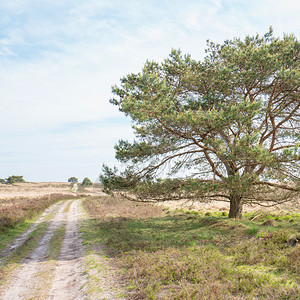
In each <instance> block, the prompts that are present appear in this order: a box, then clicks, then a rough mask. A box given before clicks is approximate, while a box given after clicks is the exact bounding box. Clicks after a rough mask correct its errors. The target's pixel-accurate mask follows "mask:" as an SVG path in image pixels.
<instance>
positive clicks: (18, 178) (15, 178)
mask: <svg viewBox="0 0 300 300" xmlns="http://www.w3.org/2000/svg"><path fill="white" fill-rule="evenodd" d="M16 182H25V180H24V179H23V176H17V175H12V176H9V177H8V178H5V179H2V178H0V183H2V184H14V183H16Z"/></svg>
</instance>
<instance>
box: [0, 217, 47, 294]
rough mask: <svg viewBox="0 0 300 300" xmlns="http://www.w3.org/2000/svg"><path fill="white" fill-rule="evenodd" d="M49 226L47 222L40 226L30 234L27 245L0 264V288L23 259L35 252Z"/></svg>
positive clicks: (19, 248)
mask: <svg viewBox="0 0 300 300" xmlns="http://www.w3.org/2000/svg"><path fill="white" fill-rule="evenodd" d="M48 226H49V224H48V223H47V222H43V223H40V224H38V225H37V227H36V228H35V230H33V231H32V232H31V233H30V234H29V236H28V238H27V239H26V241H25V243H24V244H22V245H21V246H20V247H18V248H17V249H16V250H15V251H12V252H10V255H9V256H7V259H6V260H5V261H4V262H2V263H1V264H0V283H1V284H0V286H1V285H2V284H4V283H5V282H6V278H7V276H8V274H9V273H10V272H11V271H12V270H14V269H15V268H17V267H18V266H19V263H20V261H21V260H22V258H24V257H26V256H27V255H29V253H30V252H32V251H33V249H34V248H35V247H36V246H37V244H38V242H39V240H40V239H41V237H42V236H43V235H44V234H45V232H46V231H47V228H48ZM0 291H1V290H0Z"/></svg>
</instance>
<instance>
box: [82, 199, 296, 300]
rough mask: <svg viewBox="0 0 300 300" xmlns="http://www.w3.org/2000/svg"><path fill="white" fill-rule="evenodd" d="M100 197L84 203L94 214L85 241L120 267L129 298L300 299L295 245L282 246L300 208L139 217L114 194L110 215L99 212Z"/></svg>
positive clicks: (292, 233) (292, 232)
mask: <svg viewBox="0 0 300 300" xmlns="http://www.w3.org/2000/svg"><path fill="white" fill-rule="evenodd" d="M103 201H104V200H101V199H99V200H98V201H95V200H86V202H85V205H86V207H87V208H88V209H89V211H90V212H91V213H92V216H93V220H92V221H90V223H89V229H90V230H89V232H88V234H86V235H85V236H84V239H85V243H87V244H97V243H102V244H104V245H106V249H107V253H109V254H110V255H111V256H112V257H114V259H115V260H116V262H118V263H119V264H120V265H121V266H122V268H123V270H124V272H125V277H126V278H127V282H128V290H129V292H130V295H131V297H132V298H134V297H136V298H137V299H229V298H230V299H231V298H234V297H237V298H242V299H253V298H255V297H256V298H258V299H299V298H298V295H299V294H300V287H299V285H300V280H299V278H300V247H299V243H298V244H297V245H296V246H294V247H292V246H288V241H289V240H290V239H295V240H296V239H297V238H300V235H299V232H300V216H299V214H290V215H280V214H259V215H257V214H245V215H244V218H243V219H242V220H232V219H228V218H227V217H226V216H224V213H222V212H217V213H211V214H210V215H205V214H202V213H197V212H191V211H187V212H184V211H176V212H170V211H169V210H164V213H165V214H160V213H158V215H159V216H158V217H156V216H155V215H156V214H153V216H150V217H148V218H138V217H137V216H139V214H136V216H135V217H133V216H127V215H126V211H125V210H124V207H123V206H127V207H129V211H130V205H132V204H131V203H128V202H121V201H119V202H117V201H116V200H112V201H111V203H112V206H113V207H114V208H113V209H114V211H115V215H114V217H111V216H109V217H106V216H105V215H103V212H102V213H101V216H99V217H97V214H96V213H95V210H96V209H95V207H97V206H99V207H101V203H103V204H105V206H106V211H107V214H106V215H109V211H110V210H109V209H108V206H109V205H108V200H107V199H105V201H104V202H103ZM93 202H94V204H93ZM118 206H119V211H120V212H121V213H120V214H119V215H118V214H117V209H116V207H118ZM93 207H94V209H93ZM140 209H141V215H145V213H144V212H143V209H144V208H143V207H140ZM155 209H156V208H155ZM155 209H154V210H155ZM124 212H125V213H124ZM127 214H128V213H127ZM268 220H272V222H266V221H268ZM291 220H293V221H292V222H291Z"/></svg>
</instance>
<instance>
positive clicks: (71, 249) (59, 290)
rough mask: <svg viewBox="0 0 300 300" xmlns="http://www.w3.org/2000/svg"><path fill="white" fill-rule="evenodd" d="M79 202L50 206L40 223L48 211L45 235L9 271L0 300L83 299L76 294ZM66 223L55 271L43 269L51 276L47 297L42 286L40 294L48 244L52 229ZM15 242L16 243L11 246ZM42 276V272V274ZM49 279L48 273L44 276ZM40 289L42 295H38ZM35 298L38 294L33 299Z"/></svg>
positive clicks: (70, 201) (78, 285) (78, 251)
mask: <svg viewBox="0 0 300 300" xmlns="http://www.w3.org/2000/svg"><path fill="white" fill-rule="evenodd" d="M79 201H80V200H68V201H64V202H60V203H59V204H58V205H57V204H56V205H54V208H53V207H52V208H50V209H49V210H48V212H46V213H45V215H44V216H43V218H41V219H40V220H39V221H38V222H41V221H42V220H43V219H44V218H45V217H46V216H47V215H49V214H50V213H51V212H52V213H53V214H54V216H53V217H52V218H51V220H50V221H49V226H48V228H47V230H46V233H45V234H44V235H43V237H42V238H41V239H40V241H39V242H38V244H37V246H36V248H35V249H34V250H33V251H32V252H31V254H29V256H28V257H26V258H23V259H22V261H21V263H20V266H19V267H18V268H17V269H16V270H14V271H13V274H11V276H10V280H9V282H8V284H7V288H6V290H5V291H4V293H2V295H1V296H0V299H3V300H17V299H61V300H64V299H84V298H85V297H84V295H83V294H82V292H81V291H80V287H81V286H82V284H83V282H82V279H83V276H82V275H81V274H82V271H81V269H80V265H81V262H80V259H81V254H82V253H81V251H82V250H81V247H80V240H79V234H78V228H77V227H78V216H79ZM64 222H65V223H66V234H65V237H64V241H63V245H62V248H61V254H60V256H59V258H58V261H57V262H56V270H55V268H53V269H52V270H46V272H47V273H49V272H53V273H54V280H53V283H52V288H51V291H50V294H49V295H48V292H47V291H48V290H49V288H47V287H46V286H45V293H43V276H41V277H40V274H43V268H44V266H45V261H47V256H48V253H49V242H50V240H51V238H52V237H53V236H54V232H55V230H57V229H58V228H59V227H60V226H62V225H63V224H64ZM35 226H36V225H35ZM18 243H19V242H18V241H17V242H16V243H15V244H14V246H16V245H17V244H18ZM44 273H45V272H44ZM47 276H48V278H49V274H47ZM41 289H42V292H41ZM36 295H42V296H38V297H36Z"/></svg>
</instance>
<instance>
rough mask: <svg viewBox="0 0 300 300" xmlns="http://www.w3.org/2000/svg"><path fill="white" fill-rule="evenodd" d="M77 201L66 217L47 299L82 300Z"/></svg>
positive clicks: (80, 247) (81, 253) (81, 254)
mask: <svg viewBox="0 0 300 300" xmlns="http://www.w3.org/2000/svg"><path fill="white" fill-rule="evenodd" d="M80 213H81V212H80V211H79V206H78V201H74V202H73V203H72V204H71V206H70V210H69V213H68V217H67V220H66V221H67V222H66V223H67V225H66V233H65V237H64V241H63V244H62V248H61V253H60V255H59V258H58V264H57V267H56V271H55V276H54V281H53V285H52V289H51V291H50V294H49V299H61V300H69V299H70V300H75V299H84V298H85V297H84V295H83V291H82V286H83V276H82V273H83V271H82V269H81V268H82V262H81V259H82V256H83V250H82V246H81V241H80V238H79V232H78V226H79V224H78V220H79V214H80Z"/></svg>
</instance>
